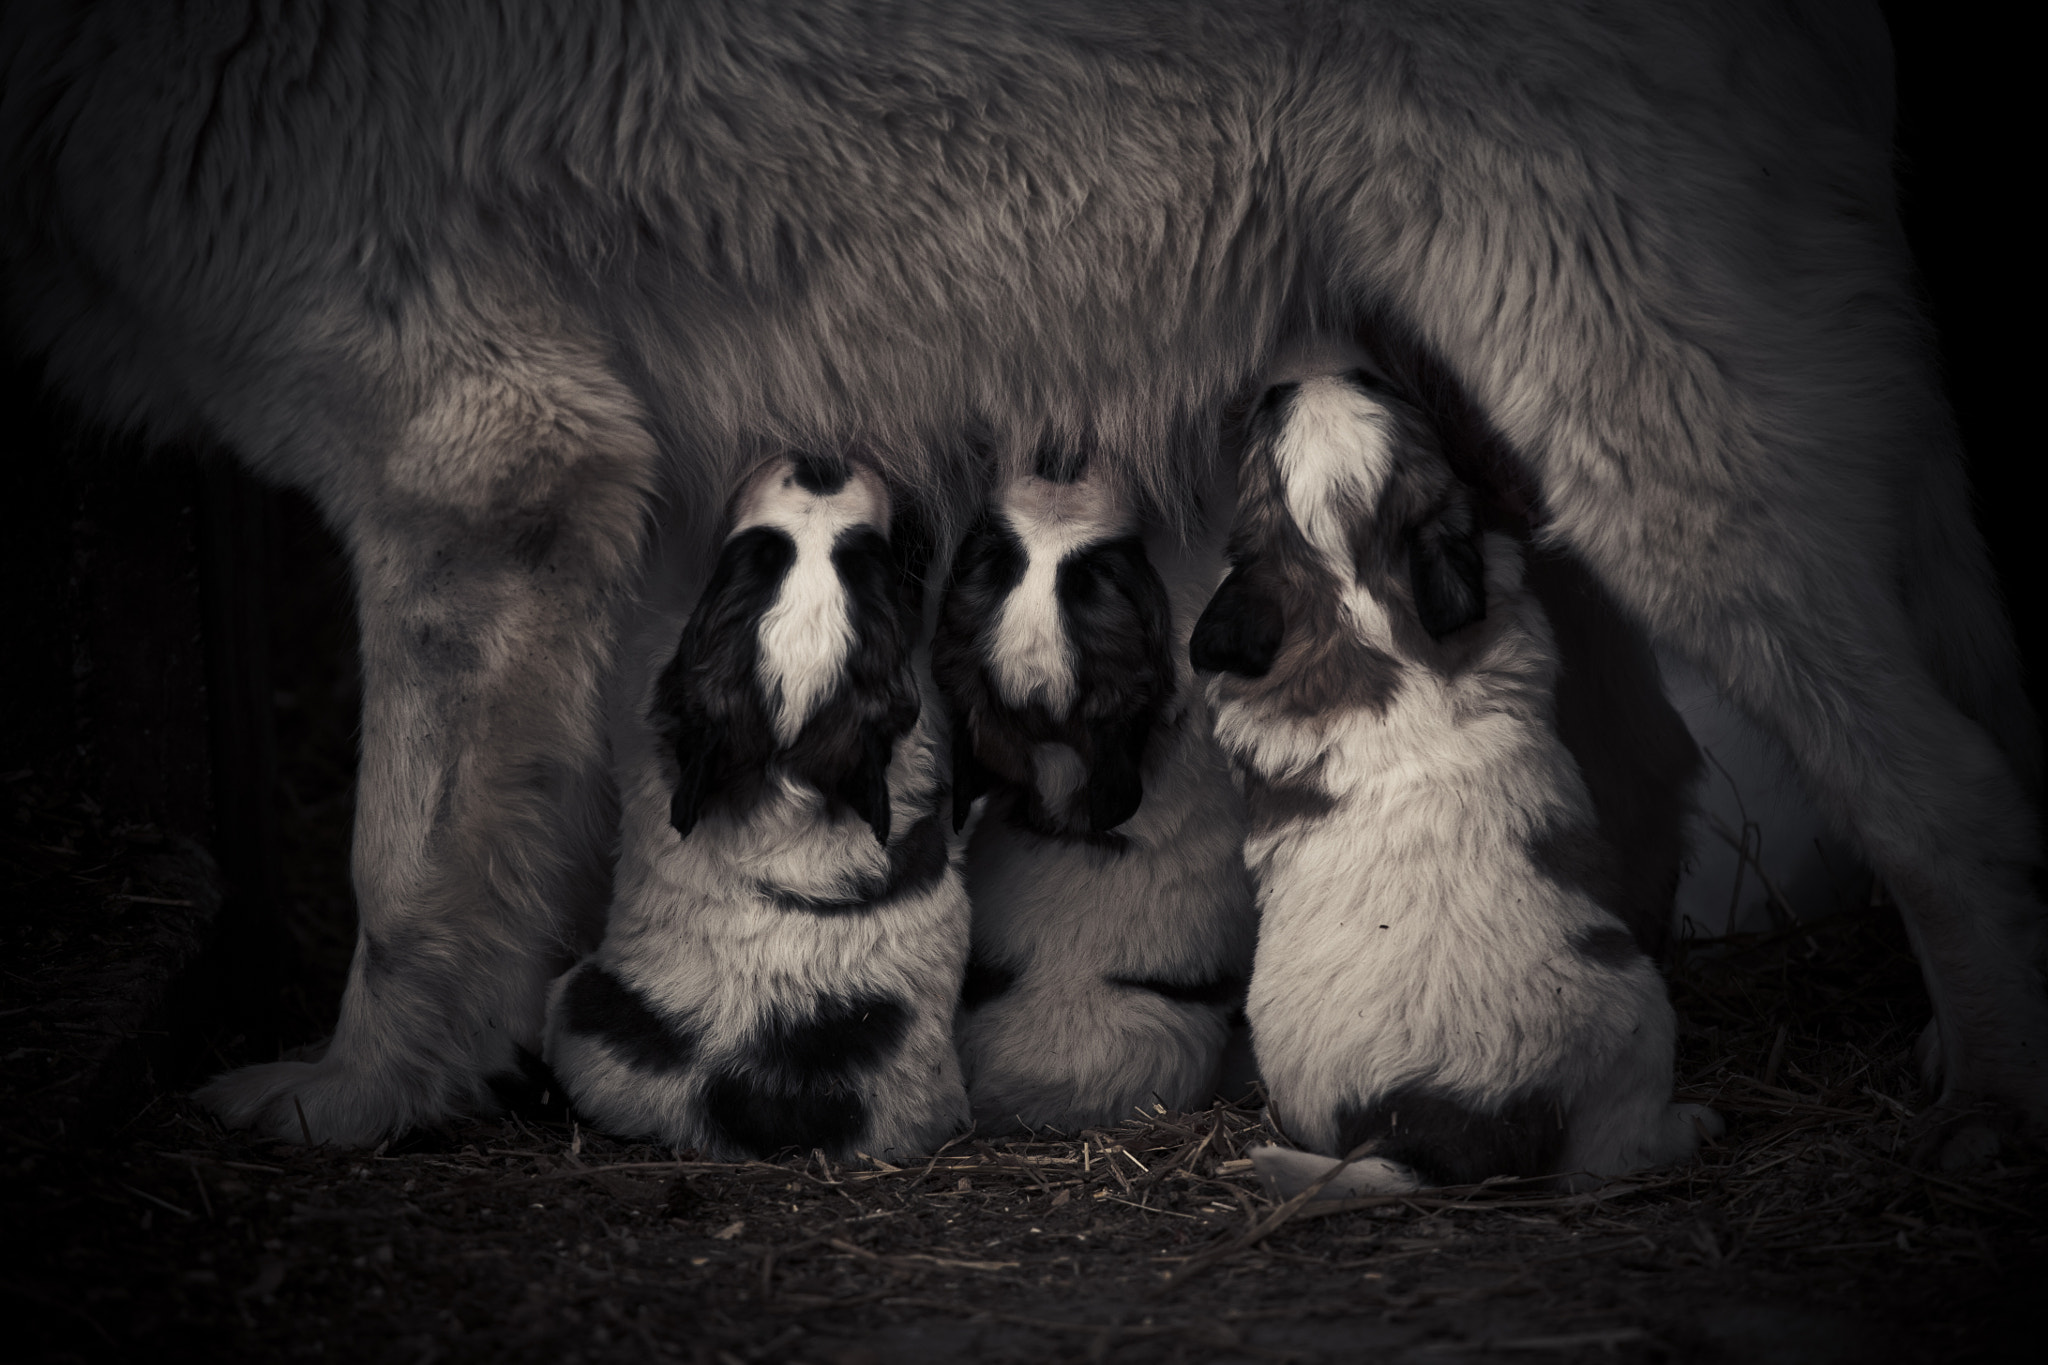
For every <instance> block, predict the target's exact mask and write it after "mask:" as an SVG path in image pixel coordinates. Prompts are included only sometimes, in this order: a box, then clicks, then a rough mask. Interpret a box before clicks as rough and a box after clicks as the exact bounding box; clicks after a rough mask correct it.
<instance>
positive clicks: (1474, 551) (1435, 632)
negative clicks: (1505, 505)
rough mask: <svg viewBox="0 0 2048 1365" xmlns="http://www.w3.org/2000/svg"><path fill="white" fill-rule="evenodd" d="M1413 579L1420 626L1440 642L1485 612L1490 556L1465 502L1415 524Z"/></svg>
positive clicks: (1410, 567) (1411, 546) (1410, 568)
mask: <svg viewBox="0 0 2048 1365" xmlns="http://www.w3.org/2000/svg"><path fill="white" fill-rule="evenodd" d="M1408 576H1409V583H1410V585H1411V586H1412V587H1413V589H1414V591H1415V614H1416V615H1417V616H1419V617H1421V618H1422V628H1423V629H1424V630H1426V631H1428V632H1429V633H1430V635H1431V636H1433V637H1434V638H1436V639H1439V640H1441V639H1442V638H1443V637H1444V636H1446V635H1449V634H1450V633H1451V632H1452V631H1455V630H1462V629H1463V628H1465V627H1466V626H1469V625H1471V624H1472V623H1473V622H1474V621H1478V620H1482V619H1484V618H1485V616H1486V557H1485V555H1484V553H1483V552H1482V551H1481V550H1480V548H1479V527H1478V524H1477V522H1476V521H1475V520H1474V519H1473V516H1472V512H1471V509H1470V508H1468V507H1465V506H1464V505H1462V504H1458V505H1454V506H1452V507H1450V508H1448V509H1446V510H1445V512H1444V513H1443V515H1442V516H1439V517H1437V518H1435V519H1434V520H1431V521H1427V522H1424V523H1423V524H1422V525H1421V526H1418V527H1416V528H1415V533H1414V535H1413V537H1412V538H1410V540H1409V542H1408Z"/></svg>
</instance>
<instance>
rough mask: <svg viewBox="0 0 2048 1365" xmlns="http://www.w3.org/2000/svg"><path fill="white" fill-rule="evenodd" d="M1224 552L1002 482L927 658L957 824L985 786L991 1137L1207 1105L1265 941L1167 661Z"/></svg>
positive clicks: (973, 844)
mask: <svg viewBox="0 0 2048 1365" xmlns="http://www.w3.org/2000/svg"><path fill="white" fill-rule="evenodd" d="M1084 464H1085V461H1083V460H1081V459H1078V458H1076V459H1066V460H1052V459H1043V458H1042V459H1041V461H1040V466H1041V469H1043V470H1045V471H1046V473H1047V474H1051V473H1053V472H1054V471H1073V470H1074V469H1075V467H1076V466H1082V465H1084ZM1218 501H1219V502H1220V501H1221V500H1220V499H1219V500H1218ZM1222 511H1223V515H1222V516H1220V517H1218V518H1217V519H1216V520H1217V521H1218V522H1219V523H1221V524H1224V525H1227V521H1228V511H1227V504H1226V505H1225V506H1224V507H1223V509H1222ZM1221 542H1222V535H1221V525H1219V528H1218V532H1217V533H1216V534H1213V535H1198V536H1196V537H1195V538H1194V539H1193V540H1192V541H1189V540H1183V539H1181V538H1179V537H1175V536H1172V535H1166V534H1162V533H1159V532H1157V531H1154V532H1153V533H1152V534H1150V535H1149V536H1146V537H1144V538H1142V539H1141V537H1140V533H1139V526H1138V522H1137V519H1136V518H1135V517H1134V516H1133V515H1132V514H1131V512H1130V511H1129V510H1128V507H1127V505H1126V503H1125V501H1124V499H1123V498H1122V497H1121V496H1120V494H1119V493H1118V491H1117V490H1116V489H1115V488H1114V487H1113V486H1111V485H1110V484H1108V483H1106V482H1104V481H1102V480H1100V479H1095V478H1090V477H1087V475H1086V473H1085V469H1083V471H1082V473H1081V476H1080V477H1073V476H1072V474H1071V472H1069V475H1068V477H1064V478H1062V477H1046V476H1038V475H1034V476H1028V477H1024V478H1021V479H1017V480H1015V481H1012V482H1010V483H1008V484H1006V485H1004V486H1003V487H1001V488H999V489H998V490H997V492H996V493H995V495H994V497H993V498H992V499H991V502H990V506H989V508H988V511H987V514H986V515H985V517H984V518H983V520H982V521H981V523H980V524H979V525H978V526H977V527H976V528H975V530H974V532H973V534H972V535H970V536H969V537H968V539H967V541H966V542H965V544H964V545H963V546H962V548H961V550H960V552H959V554H958V555H957V556H956V558H955V568H954V571H953V573H952V575H951V579H950V584H949V587H948V590H947V596H946V599H945V602H944V604H943V606H942V608H941V626H940V633H939V637H938V640H937V643H936V644H935V645H934V650H933V654H934V672H935V673H936V674H938V676H939V679H940V682H941V684H942V685H943V686H945V687H946V689H947V691H948V693H949V696H950V698H951V700H952V702H953V705H954V707H955V714H956V723H957V724H958V726H959V730H958V732H957V735H956V740H955V751H954V752H955V767H956V771H957V772H959V773H960V777H959V778H958V779H957V783H956V787H955V802H956V805H955V809H956V811H957V812H959V813H960V814H961V815H963V816H964V814H965V812H966V807H967V803H968V802H969V801H971V800H972V799H973V797H974V796H975V795H976V794H977V792H978V791H979V790H981V789H984V788H986V789H988V790H989V800H988V804H987V806H986V807H985V808H984V810H983V812H982V816H981V818H980V820H979V821H978V822H977V823H976V824H975V826H974V830H973V835H972V838H971V840H970V842H969V845H968V850H967V882H968V888H969V891H970V894H971V898H972V900H973V904H974V921H973V951H972V957H971V959H970V962H969V967H968V974H967V985H966V990H965V992H964V993H963V996H962V1001H961V1003H962V1010H961V1015H960V1024H959V1046H960V1052H961V1059H962V1063H963V1065H964V1067H965V1071H966V1076H967V1084H968V1093H969V1097H970V1099H971V1101H972V1104H973V1108H974V1116H975V1121H976V1123H977V1124H978V1125H979V1126H980V1127H981V1128H983V1129H984V1130H988V1131H1002V1130H1006V1129H1011V1128H1016V1127H1020V1126H1021V1127H1026V1128H1055V1129H1061V1130H1066V1131H1073V1130H1076V1129H1079V1128H1083V1127H1086V1126H1088V1125H1091V1124H1104V1123H1116V1122H1118V1121H1120V1120H1122V1119H1125V1118H1128V1117H1130V1113H1131V1109H1132V1107H1133V1106H1134V1105H1144V1106H1148V1107H1149V1106H1150V1105H1152V1104H1154V1103H1159V1104H1166V1105H1168V1106H1171V1107H1174V1108H1194V1107H1200V1106H1202V1105H1205V1104H1207V1103H1208V1101H1209V1099H1210V1097H1211V1095H1212V1094H1213V1093H1214V1092H1215V1089H1216V1084H1217V1076H1218V1070H1219V1065H1220V1062H1221V1058H1222V1054H1223V1048H1224V1043H1225V1040H1226V1038H1227V1036H1228V1033H1229V1021H1230V1019H1231V1017H1232V1015H1233V1014H1235V1013H1236V1012H1237V1011H1238V1010H1239V1009H1240V1007H1241V1005H1242V1003H1243V997H1244V986H1245V980H1246V978H1247V976H1248V975H1249V973H1250V969H1251V953H1252V944H1253V937H1254V933H1255V927H1256V926H1255V922H1254V919H1253V912H1252V897H1251V888H1250V885H1249V883H1248V881H1247V879H1246V877H1245V873H1244V864H1243V858H1242V852H1241V847H1242V843H1243V838H1244V815H1243V808H1242V803H1241V802H1240V801H1239V799H1238V797H1237V794H1236V792H1235V791H1233V790H1232V788H1231V786H1230V784H1229V781H1228V777H1227V772H1226V769H1225V767H1224V764H1223V760H1222V756H1221V755H1220V754H1219V753H1218V752H1217V750H1216V747H1215V743H1214V741H1213V740H1212V739H1211V737H1210V734H1209V721H1208V710H1207V706H1206V703H1205V702H1204V701H1203V700H1202V699H1201V697H1200V696H1199V694H1198V692H1197V691H1196V689H1195V687H1194V679H1193V677H1192V675H1191V674H1189V673H1188V671H1187V670H1186V669H1185V667H1184V666H1181V665H1179V664H1178V662H1177V661H1178V659H1179V658H1180V657H1182V656H1181V653H1180V651H1181V649H1182V648H1184V647H1185V645H1186V641H1187V632H1188V630H1189V629H1190V627H1191V626H1192V625H1193V622H1194V619H1195V616H1196V615H1197V613H1199V611H1200V610H1201V607H1202V604H1203V603H1204V602H1206V601H1207V600H1208V598H1209V595H1210V594H1211V593H1212V592H1213V591H1214V589H1215V584H1216V579H1217V573H1218V569H1217V566H1218V565H1219V564H1220V562H1221V550H1222V543H1221Z"/></svg>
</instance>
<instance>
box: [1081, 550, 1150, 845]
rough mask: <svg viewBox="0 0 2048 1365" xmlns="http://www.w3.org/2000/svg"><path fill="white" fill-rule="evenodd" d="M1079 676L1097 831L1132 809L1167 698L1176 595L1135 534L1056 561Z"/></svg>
mask: <svg viewBox="0 0 2048 1365" xmlns="http://www.w3.org/2000/svg"><path fill="white" fill-rule="evenodd" d="M1054 592H1055V593H1056V594H1057V596H1058V598H1059V603H1060V615H1061V618H1062V624H1063V626H1064V627H1065V630H1066V633H1067V638H1068V639H1069V641H1070V642H1071V643H1072V645H1073V648H1074V652H1075V655H1076V660H1075V662H1076V674H1077V681H1078V682H1079V684H1080V687H1079V695H1078V696H1077V698H1076V702H1075V714H1074V717H1073V719H1074V721H1076V722H1079V723H1080V725H1082V726H1084V727H1085V734H1086V736H1087V740H1086V750H1087V760H1088V777H1087V783H1086V786H1085V788H1084V790H1085V792H1086V794H1087V796H1086V799H1087V811H1088V825H1089V828H1090V830H1091V831H1093V832H1094V833H1096V834H1104V833H1107V832H1108V831H1109V830H1111V829H1113V828H1115V827H1116V826H1118V825H1120V824H1122V823H1123V822H1124V821H1126V820H1128V819H1130V818H1131V817H1132V816H1133V815H1135V814H1137V811H1138V805H1139V803H1140V802H1141V801H1142V800H1143V799H1144V794H1145V793H1144V783H1143V780H1142V778H1141V777H1140V774H1139V765H1140V763H1141V762H1142V761H1143V760H1144V756H1145V741H1146V740H1147V739H1148V738H1149V737H1150V736H1151V733H1152V728H1153V726H1154V725H1155V724H1156V723H1157V722H1158V719H1159V716H1160V714H1161V713H1162V712H1163V711H1164V710H1165V708H1166V706H1167V705H1168V703H1169V702H1171V701H1172V699H1173V689H1174V683H1175V678H1174V668H1173V647H1172V644H1171V635H1172V630H1173V604H1172V602H1171V601H1170V600H1169V599H1168V597H1167V595H1166V584H1165V583H1164V582H1162V581H1161V580H1160V577H1159V571H1158V570H1157V569H1154V568H1153V567H1152V561H1151V560H1150V559H1149V558H1148V557H1147V556H1146V554H1145V545H1144V542H1143V541H1141V540H1140V539H1139V538H1138V537H1136V536H1123V537H1119V538H1118V539H1116V540H1111V541H1105V542H1103V543H1101V544H1098V545H1091V546H1089V547H1088V548H1087V549H1085V550H1081V551H1079V552H1077V553H1075V554H1073V555H1070V556H1068V557H1067V558H1066V559H1065V560H1063V561H1062V562H1061V564H1060V567H1059V573H1058V576H1057V578H1056V579H1055V580H1054Z"/></svg>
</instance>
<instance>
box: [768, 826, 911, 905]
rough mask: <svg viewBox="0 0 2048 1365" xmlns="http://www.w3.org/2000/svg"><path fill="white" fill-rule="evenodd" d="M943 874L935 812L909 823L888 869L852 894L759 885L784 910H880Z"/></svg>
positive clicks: (891, 852) (893, 848)
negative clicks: (808, 892) (819, 893)
mask: <svg viewBox="0 0 2048 1365" xmlns="http://www.w3.org/2000/svg"><path fill="white" fill-rule="evenodd" d="M945 875H946V834H945V831H944V830H943V829H941V828H940V826H939V818H938V817H937V816H936V815H927V816H925V817H924V818H923V819H922V820H919V821H918V822H917V823H916V824H914V825H912V826H911V827H910V829H909V831H908V832H907V833H905V834H904V836H903V838H902V840H901V841H900V842H898V843H895V844H892V845H891V846H890V848H889V870H888V871H887V872H886V873H884V874H883V878H882V880H881V881H880V882H879V883H877V884H876V885H874V886H871V887H867V888H863V889H862V891H860V892H859V893H857V894H855V895H851V896H843V897H837V898H832V899H826V898H823V897H818V896H800V895H798V894H797V893H795V892H794V891H783V890H780V889H779V888H775V887H763V888H762V893H763V894H764V895H766V896H768V897H769V898H770V899H772V900H773V901H774V902H775V903H776V904H777V905H778V906H780V907H782V908H783V909H784V910H802V911H804V912H806V913H808V914H813V915H846V914H857V913H860V912H863V911H869V910H880V909H883V908H884V907H886V906H889V905H893V904H895V903H896V902H897V901H901V900H907V899H909V898H910V897H912V896H921V895H923V894H924V893H925V892H927V891H930V890H931V889H932V888H933V887H935V886H937V885H938V884H939V879H940V878H941V877H943V876H945Z"/></svg>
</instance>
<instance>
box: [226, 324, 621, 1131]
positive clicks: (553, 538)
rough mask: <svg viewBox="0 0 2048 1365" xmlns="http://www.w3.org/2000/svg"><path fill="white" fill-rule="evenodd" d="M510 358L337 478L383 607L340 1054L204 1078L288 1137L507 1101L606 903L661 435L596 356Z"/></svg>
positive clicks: (365, 581)
mask: <svg viewBox="0 0 2048 1365" xmlns="http://www.w3.org/2000/svg"><path fill="white" fill-rule="evenodd" d="M499 359H500V361H501V363H500V364H499V365H498V366H497V367H496V368H493V369H490V370H476V371H471V372H468V373H460V374H452V375H445V376H444V377H443V378H442V379H441V380H440V382H439V386H438V388H437V389H436V390H435V391H434V392H432V393H431V394H430V395H429V397H428V398H427V400H426V401H425V403H424V404H423V405H422V406H421V407H419V408H418V409H417V410H416V411H415V413H414V415H413V416H412V418H411V419H410V421H409V422H408V423H407V424H406V425H405V426H404V427H403V428H402V429H401V430H400V431H399V432H397V433H396V435H395V438H394V439H393V440H391V441H390V443H389V444H388V446H387V447H386V450H385V452H384V453H383V455H382V457H381V458H380V459H379V460H378V461H377V462H376V463H375V464H374V465H372V466H371V467H370V468H369V469H367V470H361V469H359V470H356V471H353V472H354V473H355V475H356V476H357V478H358V480H359V481H358V482H354V483H349V484H346V485H345V486H341V485H339V483H338V486H336V487H332V488H327V489H324V490H322V492H323V497H324V501H325V502H326V504H327V511H328V514H329V516H330V518H331V519H332V520H333V521H334V522H336V523H337V524H338V525H339V527H340V529H341V530H342V532H343V534H344V536H345V537H346V540H347V544H348V547H349V551H350V554H351V557H352V560H353V563H354V567H355V576H356V596H357V604H358V609H359V612H360V616H361V623H362V642H363V644H362V648H363V665H364V674H365V701H364V712H363V735H362V767H361V778H360V789H359V796H358V815H357V820H356V830H355V847H354V855H353V865H354V880H355V889H356V897H357V905H358V910H359V914H360V924H361V928H360V932H359V935H358V938H357V944H356V954H355V960H354V963H353V965H352V966H351V968H350V972H349V978H348V986H347V990H346V993H345V995H344V997H343V1000H342V1008H341V1018H340V1022H339V1024H338V1025H337V1027H336V1029H335V1033H334V1037H333V1039H332V1041H331V1042H330V1043H329V1045H328V1047H327V1049H326V1051H325V1053H324V1055H323V1056H321V1058H320V1059H319V1060H318V1061H317V1062H311V1063H306V1062H277V1063H271V1064H267V1065H261V1066H252V1067H248V1068H245V1069H243V1070H240V1071H234V1072H230V1073H228V1074H226V1075H224V1076H221V1077H219V1078H218V1079H216V1080H214V1081H213V1082H212V1083H211V1084H209V1085H208V1086H206V1087H205V1088H204V1089H203V1090H202V1091H201V1092H200V1093H199V1095H198V1099H199V1100H200V1101H201V1102H202V1103H203V1104H205V1105H207V1106H208V1107H209V1108H211V1109H213V1110H214V1111H215V1112H216V1113H218V1114H220V1115H221V1117H222V1118H223V1119H225V1120H226V1121H228V1122H229V1123H232V1124H236V1125H244V1126H251V1127H255V1128H257V1129H259V1130H261V1131H262V1132H264V1133H266V1134H267V1135H269V1136H272V1137H277V1138H283V1139H287V1140H292V1141H297V1140H300V1139H301V1138H306V1139H310V1140H312V1141H315V1142H336V1143H341V1144H345V1145H346V1144H368V1143H372V1142H375V1141H377V1140H378V1139H379V1138H382V1137H385V1136H388V1135H391V1134H394V1133H397V1132H399V1131H401V1130H403V1129H405V1128H406V1127H408V1126H410V1125H413V1124H416V1123H420V1122H428V1121H432V1120H435V1119H438V1118H441V1117H444V1116H446V1115H448V1114H451V1113H454V1112H458V1111H461V1110H463V1109H466V1108H471V1107H475V1106H479V1105H485V1104H488V1103H490V1101H491V1098H492V1087H491V1082H492V1081H493V1079H494V1078H500V1077H505V1076H516V1075H517V1074H518V1072H519V1065H520V1061H519V1053H520V1050H521V1049H535V1048H537V1046H538V1044H539V1038H540V1025H541V1017H542V1011H543V1004H544V997H545V991H546V988H547V983H548V980H549V978H550V977H551V976H553V975H554V974H555V972H557V971H559V970H560V968H561V967H562V965H564V963H565V962H566V961H567V960H568V959H569V957H570V956H572V955H573V952H574V950H575V946H576V941H577V939H578V937H579V934H582V933H585V932H587V931H588V930H589V929H591V928H593V927H594V923H593V924H581V923H578V919H579V915H588V916H589V917H590V918H591V919H592V920H593V921H594V920H595V917H596V916H598V915H601V914H602V911H603V896H604V891H605V888H604V886H603V884H602V882H603V878H602V876H601V875H600V874H599V873H597V872H596V871H594V869H601V868H602V867H603V865H604V864H603V851H604V847H605V843H606V841H607V840H608V839H609V837H610V833H611V826H612V809H613V801H612V798H611V796H610V794H609V793H610V783H609V777H608V774H607V772H606V755H605V744H604V739H603V728H602V716H601V710H602V708H601V705H600V691H601V685H602V680H603V678H604V676H605V674H606V673H607V671H608V670H609V669H610V668H611V666H612V656H613V653H614V649H615V641H614V638H613V637H614V634H615V631H616V623H617V621H618V620H619V619H620V617H621V615H622V611H623V607H624V605H625V604H626V602H627V600H628V599H629V598H630V596H631V594H632V592H633V590H634V585H635V582H636V579H637V575H638V573H639V571H640V554H641V541H642V537H643V531H642V522H643V519H644V517H645V515H646V506H647V501H648V489H649V486H650V484H651V482H652V479H653V472H652V466H653V463H654V458H655V456H654V447H653V443H652V442H651V441H650V440H649V439H648V437H647V435H646V433H645V431H644V430H643V428H642V426H641V423H640V420H639V416H638V409H637V407H636V405H635V403H634V401H633V399H632V398H631V396H630V395H629V394H628V393H627V392H626V391H625V390H624V389H623V388H621V387H620V386H619V385H618V384H616V383H615V382H613V381H612V380H611V379H610V377H609V376H608V375H607V374H606V373H605V372H604V370H603V369H602V368H601V367H600V366H599V365H598V364H597V363H596V362H594V361H593V360H591V359H590V358H589V356H588V354H587V353H584V352H581V351H578V350H574V349H571V348H569V347H565V346H557V345H551V344H545V343H533V344H531V345H530V346H527V347H526V348H525V349H523V350H522V349H521V348H520V344H519V343H517V342H514V341H509V340H508V341H506V342H504V343H503V346H502V351H501V354H500V356H499Z"/></svg>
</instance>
